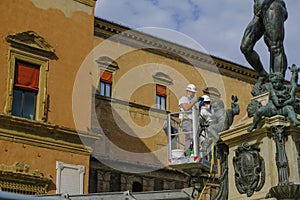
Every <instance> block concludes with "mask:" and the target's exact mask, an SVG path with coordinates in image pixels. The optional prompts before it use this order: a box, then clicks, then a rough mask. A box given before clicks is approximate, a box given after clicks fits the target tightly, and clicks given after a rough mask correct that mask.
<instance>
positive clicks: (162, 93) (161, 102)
mask: <svg viewBox="0 0 300 200" xmlns="http://www.w3.org/2000/svg"><path fill="white" fill-rule="evenodd" d="M166 98H167V92H166V86H163V85H158V84H157V85H156V108H157V109H160V110H166Z"/></svg>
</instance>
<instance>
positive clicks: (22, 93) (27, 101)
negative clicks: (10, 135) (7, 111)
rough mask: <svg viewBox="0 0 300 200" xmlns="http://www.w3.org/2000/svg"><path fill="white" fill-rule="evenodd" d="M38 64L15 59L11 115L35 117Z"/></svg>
mask: <svg viewBox="0 0 300 200" xmlns="http://www.w3.org/2000/svg"><path fill="white" fill-rule="evenodd" d="M39 74H40V69H39V66H37V65H33V64H30V63H26V62H21V61H16V65H15V77H14V85H13V99H12V115H14V116H19V117H24V118H28V119H35V111H36V101H37V99H36V98H37V93H38V91H39Z"/></svg>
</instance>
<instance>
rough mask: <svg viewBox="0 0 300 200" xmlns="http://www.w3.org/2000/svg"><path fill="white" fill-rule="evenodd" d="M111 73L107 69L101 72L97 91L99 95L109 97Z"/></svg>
mask: <svg viewBox="0 0 300 200" xmlns="http://www.w3.org/2000/svg"><path fill="white" fill-rule="evenodd" d="M111 86H112V73H111V72H108V71H102V72H101V78H100V86H99V92H100V95H101V96H105V97H111Z"/></svg>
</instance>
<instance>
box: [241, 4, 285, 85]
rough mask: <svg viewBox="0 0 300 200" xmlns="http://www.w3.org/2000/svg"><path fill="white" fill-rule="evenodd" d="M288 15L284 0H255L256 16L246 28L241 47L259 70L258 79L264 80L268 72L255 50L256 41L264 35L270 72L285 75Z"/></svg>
mask: <svg viewBox="0 0 300 200" xmlns="http://www.w3.org/2000/svg"><path fill="white" fill-rule="evenodd" d="M287 17H288V13H287V10H286V6H285V3H284V1H283V0H254V17H253V19H252V20H251V22H250V23H249V24H248V26H247V28H246V30H245V33H244V36H243V39H242V42H241V47H240V48H241V51H242V53H243V54H244V56H245V58H246V60H247V61H248V63H249V64H250V65H251V66H252V67H253V68H254V69H255V71H257V73H258V75H259V79H258V81H263V80H264V79H265V78H266V77H267V74H268V73H267V72H266V71H265V69H264V67H263V65H262V63H261V61H260V58H259V55H258V53H257V52H256V51H255V50H254V46H255V44H256V42H257V41H258V40H260V39H261V38H262V37H263V36H264V41H265V43H266V45H267V46H268V49H269V52H270V73H271V74H272V73H280V74H282V76H283V77H285V72H286V69H287V58H286V55H285V52H284V47H283V40H284V22H285V20H286V19H287Z"/></svg>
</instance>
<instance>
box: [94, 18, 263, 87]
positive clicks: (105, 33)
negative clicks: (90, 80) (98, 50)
mask: <svg viewBox="0 0 300 200" xmlns="http://www.w3.org/2000/svg"><path fill="white" fill-rule="evenodd" d="M116 34H118V37H113V38H112V39H115V40H117V41H118V42H120V43H123V44H125V45H128V46H132V47H134V48H140V49H143V50H145V51H149V52H151V53H154V54H158V55H161V56H164V57H167V58H170V59H173V60H177V61H179V62H183V63H186V64H190V65H193V66H195V67H199V68H201V69H205V70H208V71H216V72H217V73H218V72H220V73H221V74H222V75H225V76H229V77H233V78H235V79H239V80H241V81H244V82H248V83H251V84H254V83H255V82H256V80H257V78H258V76H257V73H256V72H255V71H254V70H252V69H250V68H246V67H244V66H242V65H239V64H236V63H233V62H230V61H227V60H224V59H221V58H218V57H215V56H212V55H208V54H205V53H202V52H199V51H196V50H194V49H191V48H188V47H184V46H181V45H178V44H175V43H172V42H169V41H166V40H163V39H160V38H157V37H154V36H151V35H149V34H145V33H142V32H139V31H136V30H131V29H130V28H128V27H125V26H122V25H118V24H115V23H113V22H109V21H106V20H103V19H99V18H95V25H94V35H95V37H100V38H104V39H107V38H110V37H112V36H114V35H116ZM213 66H216V67H213ZM216 69H217V70H216Z"/></svg>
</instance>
